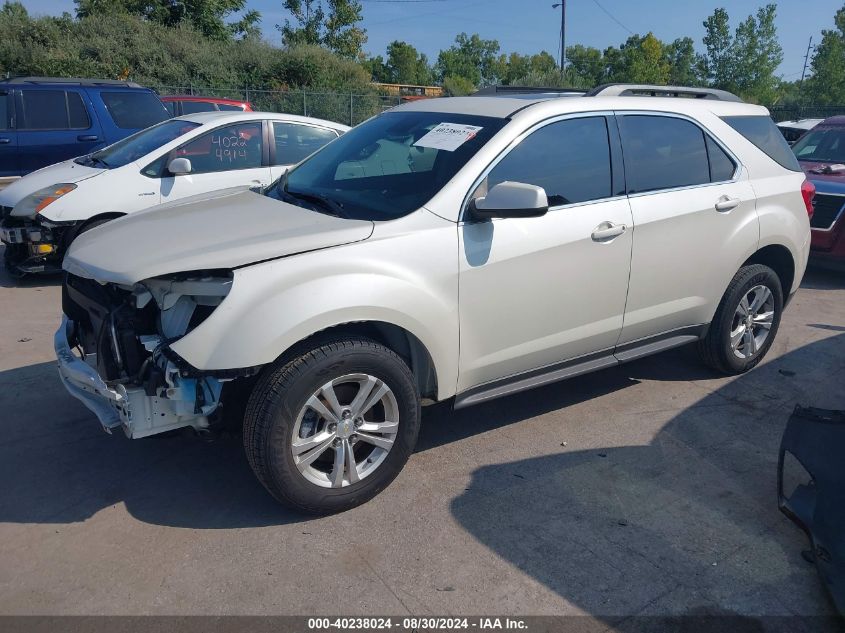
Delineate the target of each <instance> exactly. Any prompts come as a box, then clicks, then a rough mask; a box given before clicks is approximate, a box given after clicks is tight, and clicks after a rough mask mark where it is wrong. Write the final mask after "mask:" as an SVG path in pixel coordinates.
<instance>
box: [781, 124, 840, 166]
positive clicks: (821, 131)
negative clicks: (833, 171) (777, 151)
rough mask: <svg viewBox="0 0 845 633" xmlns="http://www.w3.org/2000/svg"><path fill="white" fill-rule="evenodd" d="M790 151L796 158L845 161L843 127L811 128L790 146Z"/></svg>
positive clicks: (831, 161) (834, 161) (815, 160)
mask: <svg viewBox="0 0 845 633" xmlns="http://www.w3.org/2000/svg"><path fill="white" fill-rule="evenodd" d="M792 151H794V152H795V155H796V156H797V157H798V160H807V161H812V162H816V163H845V127H826V128H819V127H816V128H813V129H812V130H810V131H809V132H807V133H806V134H805V135H804V136H802V137H801V138H800V139H799V141H798V142H797V143H795V145H793V146H792Z"/></svg>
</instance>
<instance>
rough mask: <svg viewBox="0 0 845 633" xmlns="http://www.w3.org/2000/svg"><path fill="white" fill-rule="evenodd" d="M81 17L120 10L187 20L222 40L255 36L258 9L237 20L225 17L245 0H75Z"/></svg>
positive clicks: (167, 22)
mask: <svg viewBox="0 0 845 633" xmlns="http://www.w3.org/2000/svg"><path fill="white" fill-rule="evenodd" d="M74 2H75V3H76V15H77V17H80V18H89V17H93V18H102V17H106V16H110V15H115V14H119V13H127V14H129V15H137V16H141V17H143V18H145V19H147V20H150V21H152V22H157V23H158V24H163V25H164V26H179V25H183V24H186V23H187V24H190V25H191V26H193V27H194V28H195V29H197V30H198V31H200V32H201V33H202V34H203V35H205V36H206V37H211V38H214V39H219V40H225V39H229V38H231V37H232V35H241V36H252V37H254V36H255V34H256V32H257V30H258V23H259V22H260V21H261V14H260V13H258V11H247V12H246V13H244V15H243V17H241V19H240V20H238V21H237V22H235V23H233V24H227V23H226V21H225V20H226V18H227V17H229V16H230V15H231V14H233V13H237V12H239V11H242V10H243V9H244V7H245V6H246V0H180V1H179V2H174V1H173V0H74Z"/></svg>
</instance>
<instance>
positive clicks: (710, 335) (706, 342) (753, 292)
mask: <svg viewBox="0 0 845 633" xmlns="http://www.w3.org/2000/svg"><path fill="white" fill-rule="evenodd" d="M782 311H783V290H782V289H781V285H780V279H779V278H778V276H777V274H776V273H775V271H773V270H772V269H771V268H769V267H768V266H763V265H762V264H752V265H750V266H743V267H742V268H740V269H739V271H738V272H737V274H736V275H734V278H733V279H732V280H731V283H730V284H729V285H728V289H727V290H726V291H725V294H724V295H723V296H722V300H721V301H720V302H719V307H718V308H717V309H716V315H715V317H714V318H713V322H712V323H711V324H710V328H709V330H708V331H707V335H706V336H705V337H704V338H703V339H701V341H699V344H698V350H699V354H700V355H701V358H702V360H703V361H704V363H705V364H706V365H708V366H709V367H711V368H712V369H715V370H716V371H718V372H721V373H723V374H728V375H735V374H741V373H743V372H746V371H748V370H749V369H751V368H752V367H754V366H755V365H757V364H758V363H759V362H760V361H761V360H763V357H764V356H765V355H766V352H768V351H769V348H770V347H771V346H772V343H773V342H774V340H775V336H776V335H777V331H778V327H779V325H780V318H781V313H782Z"/></svg>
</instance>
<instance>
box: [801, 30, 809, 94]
mask: <svg viewBox="0 0 845 633" xmlns="http://www.w3.org/2000/svg"><path fill="white" fill-rule="evenodd" d="M812 47H813V36H812V35H811V36H810V43H809V44H807V54H806V55H804V70H802V71H801V82H800V83H799V84H798V91H799V92H800V91H801V88H803V87H804V75H806V74H807V60H809V59H810V49H811V48H812Z"/></svg>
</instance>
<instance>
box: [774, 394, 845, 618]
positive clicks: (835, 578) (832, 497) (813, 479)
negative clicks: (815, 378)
mask: <svg viewBox="0 0 845 633" xmlns="http://www.w3.org/2000/svg"><path fill="white" fill-rule="evenodd" d="M788 456H792V457H794V458H795V459H796V460H798V462H799V463H800V465H801V467H803V469H804V471H806V474H807V476H809V477H810V479H809V481H806V482H805V483H802V484H799V485H798V486H797V487H796V488H795V489H794V490H793V491H792V492H791V493H789V496H788V497H787V496H786V494H787V491H785V489H784V482H785V478H786V471H787V457H788ZM778 506H779V507H780V510H781V512H783V513H784V514H785V515H786V516H787V517H789V518H790V519H791V520H792V521H793V522H794V523H795V524H796V525H798V527H800V528H801V529H802V530H804V531H805V532H806V533H807V536H809V538H810V544H811V546H812V556H811V558H812V560H814V562H815V564H816V567H817V569H818V571H819V575H820V576H821V579H822V581H823V582H824V584H825V586H826V587H827V589H828V591H829V592H830V596H831V598H832V599H833V603H834V605H835V606H836V608H837V609H838V610H839V612H840V613H842V614H843V615H845V411H831V410H827V409H815V408H812V407H807V408H804V407H801V406H796V407H795V410H794V411H793V412H792V416H791V417H790V418H789V422H788V423H787V425H786V430H785V431H784V434H783V439H782V440H781V447H780V458H779V460H778Z"/></svg>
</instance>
